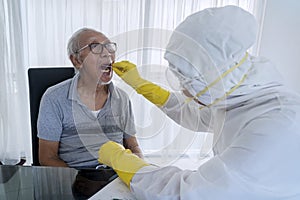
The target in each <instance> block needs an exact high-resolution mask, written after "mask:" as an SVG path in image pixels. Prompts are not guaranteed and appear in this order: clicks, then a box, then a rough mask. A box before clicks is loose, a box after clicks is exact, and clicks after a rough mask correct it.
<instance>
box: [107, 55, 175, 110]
mask: <svg viewBox="0 0 300 200" xmlns="http://www.w3.org/2000/svg"><path fill="white" fill-rule="evenodd" d="M112 66H113V70H114V72H115V73H116V74H118V75H119V76H120V77H121V78H122V79H123V80H124V81H125V82H126V83H127V84H128V85H130V86H131V87H132V88H133V89H135V90H136V91H137V93H139V94H141V95H143V96H144V97H145V98H146V99H148V100H149V101H151V102H152V103H154V104H155V105H157V106H162V105H164V104H165V103H166V101H167V100H168V98H169V96H170V92H169V91H167V90H165V89H163V88H161V87H160V86H158V85H156V84H154V83H151V82H149V81H147V80H145V79H143V78H141V76H140V74H139V72H138V70H137V68H136V65H135V64H133V63H131V62H129V61H121V62H116V63H114V64H113V65H112Z"/></svg>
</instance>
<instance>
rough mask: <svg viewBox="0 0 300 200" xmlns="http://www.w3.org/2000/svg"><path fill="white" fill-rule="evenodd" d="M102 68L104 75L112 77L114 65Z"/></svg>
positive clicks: (110, 64)
mask: <svg viewBox="0 0 300 200" xmlns="http://www.w3.org/2000/svg"><path fill="white" fill-rule="evenodd" d="M100 68H101V73H102V74H103V75H110V73H111V72H112V63H109V64H105V65H101V67H100Z"/></svg>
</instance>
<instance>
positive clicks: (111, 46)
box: [91, 43, 116, 54]
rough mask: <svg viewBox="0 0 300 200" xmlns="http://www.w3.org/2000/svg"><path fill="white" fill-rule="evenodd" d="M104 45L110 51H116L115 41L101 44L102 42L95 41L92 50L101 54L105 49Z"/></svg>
mask: <svg viewBox="0 0 300 200" xmlns="http://www.w3.org/2000/svg"><path fill="white" fill-rule="evenodd" d="M103 46H104V47H105V48H106V49H107V51H108V52H109V53H114V52H116V44H115V43H107V44H100V43H97V44H96V43H95V44H91V50H92V52H93V53H96V54H100V53H102V51H103Z"/></svg>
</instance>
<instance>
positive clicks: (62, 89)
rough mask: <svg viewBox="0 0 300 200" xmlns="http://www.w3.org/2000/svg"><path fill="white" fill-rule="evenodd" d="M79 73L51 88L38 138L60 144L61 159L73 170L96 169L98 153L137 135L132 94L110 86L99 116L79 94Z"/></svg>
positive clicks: (41, 113) (42, 107)
mask: <svg viewBox="0 0 300 200" xmlns="http://www.w3.org/2000/svg"><path fill="white" fill-rule="evenodd" d="M78 77H79V74H76V75H75V76H74V77H73V78H72V79H68V80H66V81H64V82H61V83H59V84H57V85H55V86H52V87H50V88H48V89H47V91H46V92H45V93H44V95H43V97H42V99H41V104H40V111H39V116H38V124H37V128H38V137H39V138H41V139H44V140H50V141H59V142H60V143H59V152H58V153H59V157H60V158H61V159H62V160H64V161H65V162H66V163H67V164H68V165H69V166H70V167H75V168H80V167H92V166H96V165H97V164H98V161H97V159H98V150H99V148H100V147H101V145H102V144H104V143H105V142H107V141H108V140H112V141H115V142H118V143H120V144H123V139H124V138H128V137H130V136H132V135H134V134H135V133H136V130H135V124H134V116H133V113H132V108H131V102H130V100H129V98H128V95H127V94H126V93H125V92H124V91H123V90H121V89H119V88H117V87H115V86H114V85H113V83H110V84H109V92H110V95H109V98H108V99H107V101H106V103H105V104H104V107H103V108H102V109H101V110H100V112H99V113H98V115H97V117H95V115H94V114H93V113H92V111H91V110H90V109H89V108H88V107H87V106H85V105H84V104H83V103H82V102H81V100H80V98H79V95H78V93H77V82H78Z"/></svg>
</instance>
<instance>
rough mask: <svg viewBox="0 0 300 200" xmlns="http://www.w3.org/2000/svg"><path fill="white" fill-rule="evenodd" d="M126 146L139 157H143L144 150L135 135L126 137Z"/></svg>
mask: <svg viewBox="0 0 300 200" xmlns="http://www.w3.org/2000/svg"><path fill="white" fill-rule="evenodd" d="M124 147H125V148H126V149H130V150H131V152H132V153H134V154H136V155H137V156H138V157H140V158H143V154H142V151H141V149H140V147H139V144H138V142H137V140H136V137H135V136H131V137H129V138H125V139H124Z"/></svg>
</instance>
